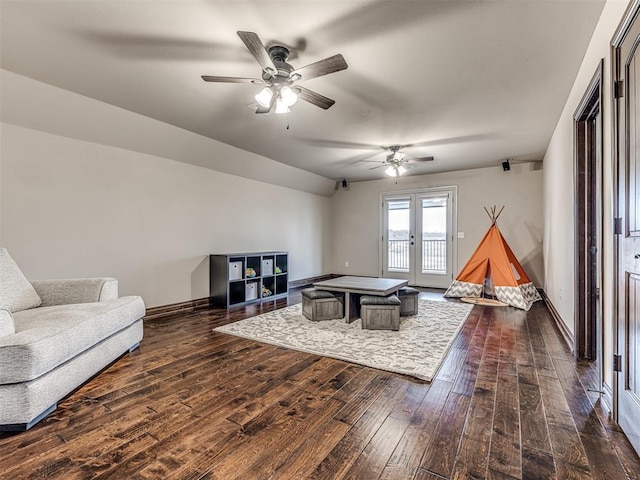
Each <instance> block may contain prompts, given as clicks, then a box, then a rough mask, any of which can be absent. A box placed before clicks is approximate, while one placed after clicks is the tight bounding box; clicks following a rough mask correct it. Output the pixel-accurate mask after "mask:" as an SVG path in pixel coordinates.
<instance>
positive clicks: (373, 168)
mask: <svg viewBox="0 0 640 480" xmlns="http://www.w3.org/2000/svg"><path fill="white" fill-rule="evenodd" d="M386 166H387V165H386V164H385V163H383V164H382V165H378V166H377V167H371V168H370V169H369V170H375V169H376V168H382V167H386Z"/></svg>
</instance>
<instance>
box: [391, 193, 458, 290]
mask: <svg viewBox="0 0 640 480" xmlns="http://www.w3.org/2000/svg"><path fill="white" fill-rule="evenodd" d="M444 192H447V193H448V192H451V194H452V195H451V232H450V234H451V279H450V280H451V281H452V282H453V279H454V278H455V276H456V273H457V267H458V235H457V232H458V186H457V185H448V186H438V187H426V188H417V189H411V190H394V191H390V192H380V198H379V205H380V213H379V217H378V219H379V232H378V233H379V235H378V239H379V241H378V271H379V272H380V275H381V276H382V275H384V248H383V246H384V237H385V235H386V232H385V231H384V225H385V219H384V215H385V208H384V201H385V197H394V196H398V197H402V196H403V195H416V196H419V195H424V194H427V195H429V194H438V193H444ZM412 221H413V220H412ZM414 226H415V225H414ZM434 288H441V287H434ZM445 288H446V287H445Z"/></svg>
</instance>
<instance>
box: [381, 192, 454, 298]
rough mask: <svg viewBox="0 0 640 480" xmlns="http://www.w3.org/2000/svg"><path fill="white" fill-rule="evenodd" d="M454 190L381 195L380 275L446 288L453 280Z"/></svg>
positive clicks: (416, 283)
mask: <svg viewBox="0 0 640 480" xmlns="http://www.w3.org/2000/svg"><path fill="white" fill-rule="evenodd" d="M454 195H455V190H453V189H432V190H423V191H420V192H415V193H408V194H404V195H384V196H383V202H382V205H383V222H382V227H383V230H382V276H383V277H389V278H400V279H404V280H408V281H409V283H410V284H411V285H418V286H423V287H440V288H446V287H448V286H449V285H450V284H451V282H452V281H453V273H454V272H453V265H454V252H455V235H454V234H453V232H454V221H455V215H454V213H455V210H454V208H453V202H454Z"/></svg>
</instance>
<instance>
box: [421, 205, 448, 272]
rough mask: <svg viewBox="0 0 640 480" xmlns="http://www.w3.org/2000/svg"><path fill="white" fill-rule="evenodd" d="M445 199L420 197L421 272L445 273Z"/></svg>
mask: <svg viewBox="0 0 640 480" xmlns="http://www.w3.org/2000/svg"><path fill="white" fill-rule="evenodd" d="M447 200H448V196H446V195H444V196H437V197H426V198H423V199H422V273H430V274H433V273H435V274H446V273H447Z"/></svg>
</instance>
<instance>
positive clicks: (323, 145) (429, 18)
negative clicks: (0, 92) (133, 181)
mask: <svg viewBox="0 0 640 480" xmlns="http://www.w3.org/2000/svg"><path fill="white" fill-rule="evenodd" d="M603 3H604V2H603V0H549V1H539V0H501V1H478V0H473V1H472V0H469V1H456V0H443V1H431V0H391V1H388V0H386V1H372V0H367V1H335V0H334V1H331V0H297V1H270V0H266V1H265V0H263V1H219V0H210V1H202V0H198V1H196V0H185V1H166V0H163V1H153V2H152V1H148V0H147V1H142V0H135V1H134V0H129V1H118V0H108V1H107V0H97V1H88V0H87V1H82V2H81V1H58V0H45V1H30V0H14V1H12V0H0V5H1V7H2V10H1V19H0V21H1V31H0V33H1V56H0V62H1V64H0V66H1V67H2V68H4V69H6V70H10V71H13V72H15V73H18V74H21V75H24V76H27V77H31V78H34V79H36V80H40V81H43V82H46V83H49V84H51V85H55V86H58V87H61V88H64V89H67V90H70V91H73V92H76V93H79V94H82V95H85V96H88V97H92V98H95V99H98V100H101V101H103V102H107V103H110V104H113V105H116V106H119V107H122V108H125V109H127V110H130V111H133V112H137V113H140V114H143V115H146V116H148V117H151V118H154V119H157V120H160V121H163V122H166V123H169V124H172V125H176V126H179V127H181V128H184V129H186V130H190V131H192V132H195V133H199V134H201V135H205V136H207V137H211V138H214V139H216V140H219V141H222V142H224V143H228V144H230V145H233V146H236V147H239V148H241V149H244V150H248V151H251V152H254V153H258V154H260V155H263V156H266V157H268V158H271V159H273V160H276V161H278V162H282V163H285V164H288V165H292V166H295V167H299V168H301V169H304V170H307V171H310V172H314V173H316V174H319V175H322V176H324V177H328V178H335V179H341V178H347V179H349V180H351V181H357V180H367V179H374V178H382V177H384V172H383V170H384V169H382V168H378V169H374V170H370V168H371V167H372V166H376V165H377V164H376V163H369V162H368V161H364V160H376V161H382V160H384V158H385V154H384V152H383V150H382V149H381V148H380V147H381V146H386V145H392V144H416V145H415V146H413V147H408V148H406V149H404V150H403V151H404V152H405V153H406V154H407V155H408V156H412V157H423V156H428V155H433V156H435V161H433V162H429V163H420V164H417V165H416V166H415V167H414V168H413V169H411V170H410V172H409V173H410V174H424V173H435V172H444V171H452V170H461V169H467V168H474V167H482V166H495V165H499V164H500V163H501V161H502V160H503V159H504V158H509V157H510V158H513V159H514V161H516V162H517V161H528V160H541V159H542V157H543V156H544V152H545V150H546V147H547V145H548V142H549V139H550V137H551V134H552V133H553V129H554V128H555V126H556V122H557V120H558V118H559V116H560V113H561V110H562V108H563V106H564V103H565V100H566V98H567V95H568V93H569V90H570V88H571V86H572V84H573V80H574V78H575V75H576V73H577V71H578V67H579V66H580V63H581V61H582V57H583V54H584V52H585V50H586V48H587V44H588V42H589V39H590V38H591V34H592V32H593V29H594V27H595V24H596V22H597V20H598V17H599V15H600V12H601V10H602V7H603ZM237 30H245V31H253V32H256V33H257V34H258V35H259V36H260V38H261V39H262V41H263V42H264V43H265V44H269V43H273V42H277V43H285V44H288V45H293V46H298V47H299V51H297V52H296V53H297V58H294V59H290V63H291V64H292V65H294V67H301V66H304V65H307V64H309V63H313V62H315V61H318V60H321V59H323V58H326V57H329V56H331V55H334V54H336V53H341V54H342V55H343V56H344V58H345V60H346V61H347V63H348V65H349V68H348V69H347V70H345V71H342V72H338V73H334V74H331V75H327V76H324V77H321V78H316V79H311V80H309V81H308V82H303V83H302V85H303V86H305V87H307V88H309V89H312V90H314V91H316V92H318V93H320V94H322V95H325V96H328V97H330V98H332V99H334V100H335V101H336V104H335V105H334V106H333V107H331V108H330V109H329V110H326V111H325V110H322V109H320V108H318V107H315V106H313V105H311V104H308V103H304V102H298V103H297V104H296V105H294V106H293V107H292V111H291V113H290V114H289V115H275V114H270V115H256V114H255V113H254V112H253V110H252V109H250V108H249V107H248V106H249V105H250V104H252V103H253V95H254V94H255V93H257V91H258V90H259V87H258V86H256V85H251V84H222V83H205V82H203V81H202V79H201V78H200V76H201V75H221V76H241V77H259V76H260V67H259V65H258V64H257V63H256V62H255V60H254V59H253V57H252V56H251V55H250V54H249V52H248V51H247V49H246V48H245V47H244V44H243V43H242V41H241V40H240V38H239V37H238V36H237V35H236V31H237ZM594 68H595V66H594ZM287 123H288V124H289V128H288V129H287Z"/></svg>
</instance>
